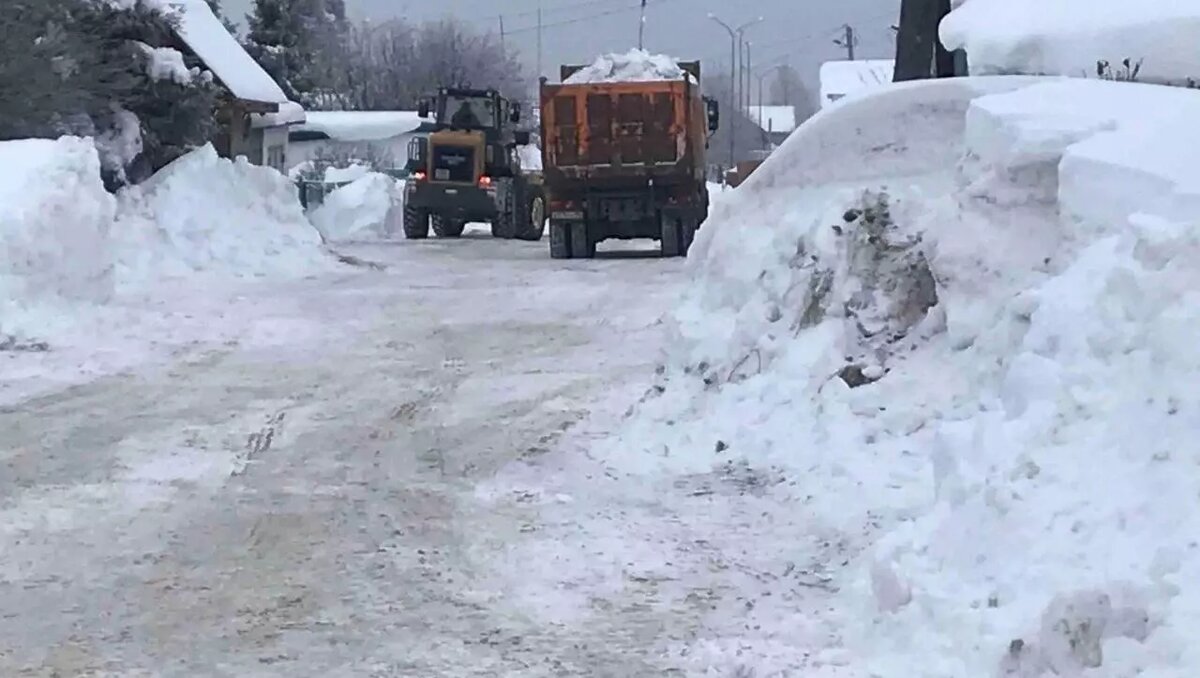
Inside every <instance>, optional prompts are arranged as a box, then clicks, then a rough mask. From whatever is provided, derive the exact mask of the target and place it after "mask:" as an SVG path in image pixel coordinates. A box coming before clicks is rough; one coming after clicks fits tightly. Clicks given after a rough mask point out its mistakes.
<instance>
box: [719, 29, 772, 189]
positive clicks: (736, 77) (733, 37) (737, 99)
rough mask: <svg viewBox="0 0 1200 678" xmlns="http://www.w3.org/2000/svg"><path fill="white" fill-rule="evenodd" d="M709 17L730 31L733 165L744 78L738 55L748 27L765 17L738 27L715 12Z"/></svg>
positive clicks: (731, 144) (730, 121) (729, 117)
mask: <svg viewBox="0 0 1200 678" xmlns="http://www.w3.org/2000/svg"><path fill="white" fill-rule="evenodd" d="M708 18H709V19H712V20H713V21H715V22H717V23H718V24H720V25H721V28H724V29H725V31H726V32H728V33H729V105H730V106H733V107H734V109H735V110H734V111H733V112H732V115H728V116H725V119H726V120H728V121H729V164H730V166H732V165H733V164H734V163H735V162H736V161H737V124H738V114H737V110H736V109H738V108H741V106H742V103H741V102H742V95H741V94H740V93H739V92H738V88H739V86H740V83H741V79H742V72H741V70H739V68H738V56H739V54H740V53H741V51H742V50H741V48H742V35H743V34H744V33H745V32H746V29H747V28H750V27H751V26H753V25H755V24H760V23H762V22H763V21H765V19H764V18H763V17H758V18H757V19H755V20H754V21H748V22H746V23H744V24H742V25H741V26H738V27H737V28H734V27H732V26H730V25H729V24H727V23H725V22H724V21H721V20H720V19H719V18H717V15H715V14H709V15H708Z"/></svg>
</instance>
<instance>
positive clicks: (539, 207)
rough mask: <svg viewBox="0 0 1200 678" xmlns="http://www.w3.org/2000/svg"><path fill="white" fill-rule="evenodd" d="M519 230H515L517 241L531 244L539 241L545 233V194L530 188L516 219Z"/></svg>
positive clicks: (537, 189)
mask: <svg viewBox="0 0 1200 678" xmlns="http://www.w3.org/2000/svg"><path fill="white" fill-rule="evenodd" d="M518 224H519V226H520V228H519V229H518V230H517V238H518V239H519V240H528V241H531V242H534V241H537V240H541V239H542V235H543V234H545V232H546V194H545V193H543V192H542V190H541V189H539V188H536V187H530V188H529V192H528V195H526V196H525V200H524V202H523V203H522V209H521V214H520V216H519V217H518Z"/></svg>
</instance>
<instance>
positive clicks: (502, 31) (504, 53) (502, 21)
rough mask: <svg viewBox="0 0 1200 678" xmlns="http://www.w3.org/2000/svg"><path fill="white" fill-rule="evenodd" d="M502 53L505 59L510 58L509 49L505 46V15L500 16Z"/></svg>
mask: <svg viewBox="0 0 1200 678" xmlns="http://www.w3.org/2000/svg"><path fill="white" fill-rule="evenodd" d="M500 53H501V54H503V55H504V56H505V57H507V56H508V49H507V48H505V46H504V15H503V14H501V15H500Z"/></svg>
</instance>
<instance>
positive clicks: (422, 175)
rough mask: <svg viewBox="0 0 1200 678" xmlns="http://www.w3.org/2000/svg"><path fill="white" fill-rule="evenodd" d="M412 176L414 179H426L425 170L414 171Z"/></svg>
mask: <svg viewBox="0 0 1200 678" xmlns="http://www.w3.org/2000/svg"><path fill="white" fill-rule="evenodd" d="M412 178H413V181H425V173H424V172H413V175H412Z"/></svg>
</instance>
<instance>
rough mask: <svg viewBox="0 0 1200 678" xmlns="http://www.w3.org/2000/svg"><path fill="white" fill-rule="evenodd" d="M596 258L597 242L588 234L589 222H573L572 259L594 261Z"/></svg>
mask: <svg viewBox="0 0 1200 678" xmlns="http://www.w3.org/2000/svg"><path fill="white" fill-rule="evenodd" d="M595 256H596V242H595V241H594V240H592V238H591V235H590V234H589V233H588V227H587V222H586V221H574V222H571V258H572V259H592V258H594V257H595Z"/></svg>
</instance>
